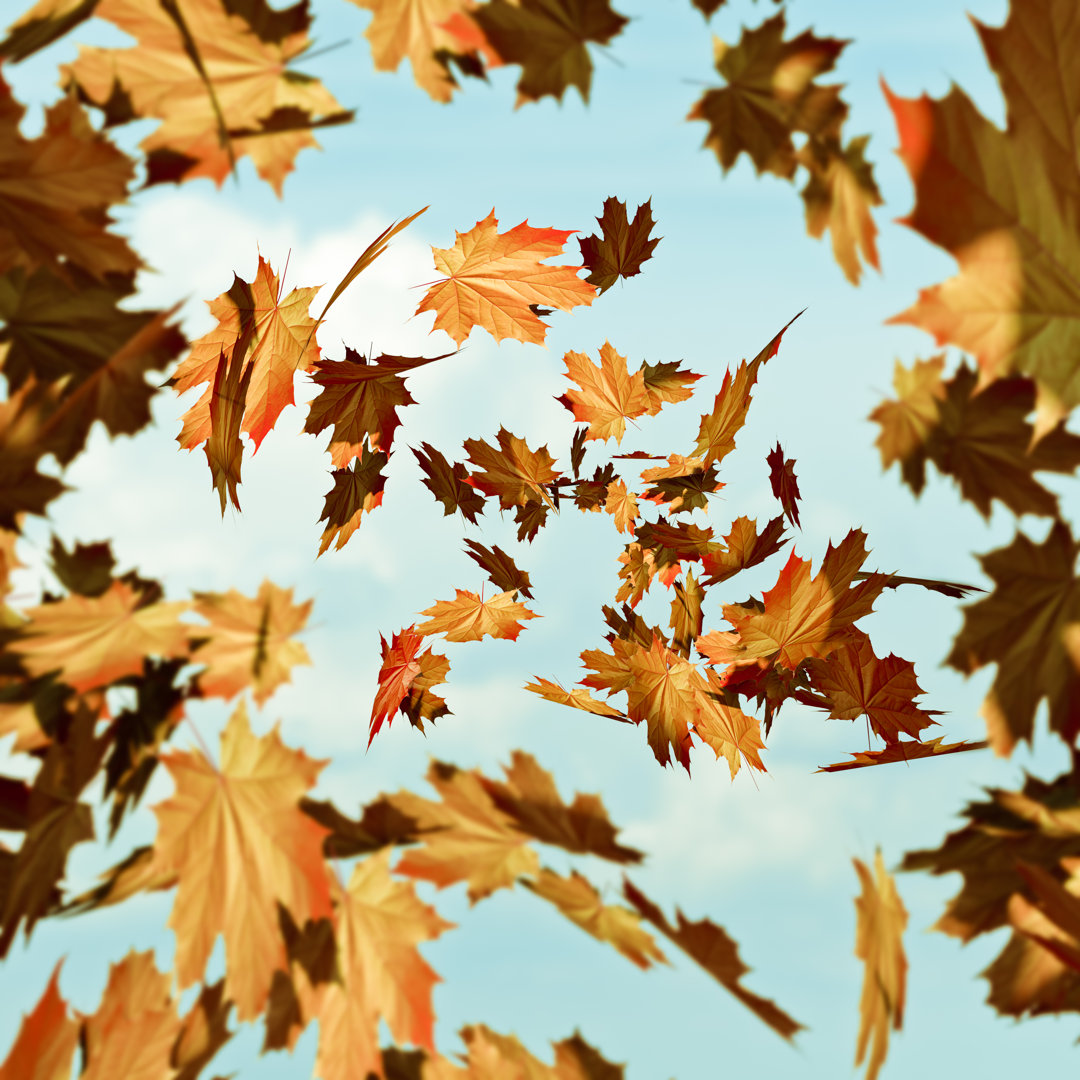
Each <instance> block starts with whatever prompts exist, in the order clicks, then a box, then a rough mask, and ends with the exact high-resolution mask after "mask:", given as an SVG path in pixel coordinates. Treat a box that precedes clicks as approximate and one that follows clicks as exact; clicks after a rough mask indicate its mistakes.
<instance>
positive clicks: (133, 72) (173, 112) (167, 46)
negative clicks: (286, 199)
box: [61, 0, 353, 196]
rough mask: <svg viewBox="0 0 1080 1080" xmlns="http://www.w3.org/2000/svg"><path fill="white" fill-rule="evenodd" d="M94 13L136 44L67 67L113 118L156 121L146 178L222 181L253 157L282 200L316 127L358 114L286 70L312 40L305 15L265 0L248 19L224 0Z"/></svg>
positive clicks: (85, 55)
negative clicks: (268, 4) (288, 178)
mask: <svg viewBox="0 0 1080 1080" xmlns="http://www.w3.org/2000/svg"><path fill="white" fill-rule="evenodd" d="M94 14H95V15H97V16H98V17H100V18H102V19H107V20H108V21H109V22H111V23H113V24H114V25H115V26H116V27H118V28H119V29H120V30H122V31H124V32H125V33H127V34H130V35H131V36H132V37H133V38H134V39H135V42H136V44H135V45H134V46H133V47H131V48H123V49H103V48H98V47H96V46H86V45H83V46H81V47H80V49H79V55H78V58H77V59H76V60H75V62H74V63H72V64H64V65H62V66H61V75H62V78H63V80H64V82H65V84H66V85H74V86H75V87H77V89H78V91H79V93H80V95H81V96H82V97H83V98H84V100H87V101H90V102H92V103H93V104H95V105H97V106H99V107H100V108H102V109H103V110H104V111H105V115H106V119H107V121H109V122H112V123H118V122H125V121H128V120H131V119H133V118H137V117H138V118H141V117H145V118H147V119H149V118H155V119H159V120H160V121H161V124H160V126H159V127H158V128H157V129H156V130H155V131H153V132H152V133H151V134H150V135H147V136H146V138H144V139H143V140H142V142H141V143H140V144H139V145H140V147H141V149H142V150H143V151H144V153H145V154H146V160H147V173H148V175H147V182H148V183H151V184H152V183H160V182H162V181H179V180H191V179H194V178H196V177H200V176H208V177H210V178H211V179H213V180H214V181H215V182H216V183H217V184H218V186H220V185H221V184H222V183H223V182H224V180H225V177H226V176H228V175H229V173H230V172H232V171H233V168H234V166H235V162H236V159H237V158H240V157H242V156H244V155H248V156H250V157H251V159H252V161H253V162H254V163H255V168H256V169H257V170H258V173H259V175H260V176H261V177H262V178H263V179H264V180H266V181H268V182H269V183H270V184H271V185H272V186H273V188H274V190H275V191H276V192H277V194H278V195H279V196H280V195H281V186H282V182H283V181H284V179H285V177H286V175H288V173H289V172H291V171H292V169H293V160H294V159H295V157H296V155H297V154H298V153H299V152H300V150H302V149H304V147H308V146H315V147H317V146H318V143H317V142H316V141H315V139H314V138H313V137H312V135H311V131H312V129H313V128H316V127H321V126H325V125H327V124H340V123H344V122H346V121H348V120H351V119H352V115H353V114H352V113H351V112H346V111H343V110H342V109H341V108H340V107H339V106H338V103H337V101H335V100H334V98H333V96H332V95H331V94H330V93H329V91H327V89H326V88H325V87H324V86H323V85H322V83H320V82H319V81H318V80H317V79H312V78H309V77H308V76H305V75H300V74H298V73H297V72H294V71H291V70H289V69H288V67H287V65H288V64H289V62H290V61H291V60H293V59H295V58H296V57H297V56H299V55H300V54H301V53H303V52H304V51H305V50H306V49H307V48H308V47H309V44H310V43H309V41H308V37H307V27H308V26H309V25H310V16H309V15H307V14H306V11H304V12H303V13H301V17H300V18H299V19H298V18H297V17H296V16H297V11H296V10H292V9H291V10H289V11H275V10H274V9H272V8H267V7H263V6H261V5H260V6H259V8H258V9H257V10H255V11H254V12H252V15H253V17H252V19H250V20H249V19H248V18H246V17H245V15H244V9H243V8H242V7H239V6H238V5H236V4H228V5H226V4H225V3H223V2H222V0H185V2H184V5H183V7H182V8H180V7H179V6H178V5H172V4H158V5H154V4H152V5H147V4H145V3H143V2H142V0H98V2H97V5H96V6H95V9H94Z"/></svg>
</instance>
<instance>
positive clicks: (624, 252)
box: [578, 196, 663, 293]
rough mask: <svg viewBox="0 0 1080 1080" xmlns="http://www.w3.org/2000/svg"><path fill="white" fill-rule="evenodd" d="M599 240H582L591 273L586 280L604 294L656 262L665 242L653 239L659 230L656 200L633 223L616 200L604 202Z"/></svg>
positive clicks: (583, 256) (648, 202) (640, 209)
mask: <svg viewBox="0 0 1080 1080" xmlns="http://www.w3.org/2000/svg"><path fill="white" fill-rule="evenodd" d="M596 220H597V222H598V223H599V225H600V235H599V236H586V237H582V238H579V240H578V244H579V245H580V246H581V261H582V262H583V263H584V264H585V266H587V267H588V269H589V276H588V277H587V278H586V279H585V280H586V281H587V282H589V283H590V284H591V285H595V286H596V287H597V289H598V290H599V291H600V292H601V293H603V292H606V291H607V290H608V289H610V288H611V286H612V285H614V284H615V282H616V281H618V280H619V279H620V278H629V277H634V276H635V275H636V274H640V273H641V264H642V263H643V262H645V260H646V259H650V258H652V253H653V250H654V249H655V247H656V245H657V244H658V243H660V241H661V240H662V239H663V237H661V236H653V235H652V230H653V229H654V228H655V226H656V222H655V221H653V216H652V199H646V200H645V201H644V202H643V203H642V204H641V205H640V206H639V207H638V208H637V211H636V212H635V214H634V220H633V222H631V221H630V220H629V216H628V215H627V213H626V204H625V203H624V202H622V201H621V200H620V199H616V198H615V197H614V196H610V197H609V198H607V199H605V200H604V211H603V213H602V214H601V215H600V217H598V218H597V219H596Z"/></svg>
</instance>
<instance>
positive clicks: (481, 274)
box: [416, 4, 596, 345]
mask: <svg viewBox="0 0 1080 1080" xmlns="http://www.w3.org/2000/svg"><path fill="white" fill-rule="evenodd" d="M491 6H492V5H491V4H489V5H488V7H491ZM514 10H516V9H514ZM498 224H499V222H498V220H497V219H496V217H495V211H494V210H492V211H491V213H490V214H488V216H487V217H486V218H484V220H483V221H478V222H477V223H476V225H475V226H474V227H473V228H472V229H470V230H469V231H468V232H466V233H458V234H457V240H456V242H455V244H454V246H453V247H452V248H436V247H433V248H432V249H431V251H432V254H433V255H434V256H435V268H436V269H437V270H438V271H440V272H441V273H443V274H445V275H446V277H445V278H443V279H442V280H441V281H438V282H436V283H435V284H434V285H432V286H431V288H430V289H428V291H427V292H426V293H425V294H424V298H423V299H422V300H421V301H420V304H419V306H418V307H417V309H416V314H417V315H419V314H420V313H421V312H424V311H434V312H435V324H434V326H433V327H432V330H445V331H446V332H447V333H448V334H449V335H450V336H451V337H452V338H453V339H454V341H455V342H456V343H457V344H458V345H460V344H461V343H462V342H463V341H464V340H465V339H466V338H467V337H468V336H469V333H470V332H471V331H472V328H473V327H474V326H480V327H482V328H483V329H485V330H487V331H488V333H490V334H491V335H492V337H494V338H495V340H496V341H502V340H503V339H504V338H513V339H515V340H516V341H527V342H532V343H533V344H536V345H542V344H543V343H544V336H545V334H546V333H547V326H546V325H545V324H544V323H543V322H542V321H541V320H540V318H539V317H538V316H537V314H536V313H535V312H534V311H533V310H532V307H533V306H535V305H538V304H545V305H549V306H550V307H553V308H558V309H559V310H560V311H569V310H570V309H571V308H573V307H576V306H578V305H579V304H586V305H588V304H591V303H592V302H593V298H594V297H595V296H596V289H595V288H594V287H593V286H592V285H589V284H588V283H587V282H584V281H582V280H581V279H580V278H579V277H578V276H577V272H578V270H580V269H581V268H580V267H577V266H549V265H547V264H545V263H544V262H543V260H544V259H548V258H551V257H552V256H553V255H559V254H560V253H561V252H562V250H563V247H564V246H565V244H566V240H567V237H569V236H570V235H571V234H572V233H573V232H574V230H573V229H567V230H562V229H536V228H533V227H532V226H530V225H529V224H528V223H527V222H525V221H523V222H522V223H521V224H520V225H516V226H514V228H512V229H510V230H509V231H508V232H505V233H499V232H497V229H498Z"/></svg>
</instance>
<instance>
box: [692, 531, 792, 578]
mask: <svg viewBox="0 0 1080 1080" xmlns="http://www.w3.org/2000/svg"><path fill="white" fill-rule="evenodd" d="M788 539H789V538H788V537H785V536H784V518H783V515H780V516H779V517H774V518H773V519H772V520H771V521H769V522H767V523H766V525H765V528H763V529H762V530H761V532H760V533H759V532H758V531H757V521H756V520H755V519H753V518H748V517H738V518H736V519H735V520H734V521H733V522H732V523H731V532H729V533H728V535H727V536H725V537H724V544H723V545H717V546H716V547H715V548H713V549H710V550H709V551H706V552H703V553H702V556H701V565H702V567H703V569H704V570H705V571H706V574H707V576H706V577H705V578H704V579H703V580H702V584H703V585H706V586H708V585H715V584H717V583H718V582H721V581H726V580H727V579H728V578H729V577H734V575H735V574H737V573H739V571H740V570H745V569H746V568H747V567H750V566H757V565H758V563H761V562H764V561H765V560H766V559H767V558H769V556H770V555H774V554H775V553H776V552H777V551H779V550H780V548H781V547H783V545H784V544H786V543H787V542H788Z"/></svg>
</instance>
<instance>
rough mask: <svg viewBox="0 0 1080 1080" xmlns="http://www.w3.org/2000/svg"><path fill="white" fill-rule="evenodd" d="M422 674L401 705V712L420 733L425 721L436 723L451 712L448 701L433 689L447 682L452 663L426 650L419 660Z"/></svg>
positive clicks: (417, 677)
mask: <svg viewBox="0 0 1080 1080" xmlns="http://www.w3.org/2000/svg"><path fill="white" fill-rule="evenodd" d="M416 659H417V662H418V663H419V664H420V672H419V674H418V675H417V676H416V677H415V678H414V679H413V681H412V684H411V685H410V686H409V692H408V694H407V695H406V697H405V700H404V701H402V703H401V711H402V712H403V713H404V714H405V715H406V716H407V717H408V718H409V723H410V724H412V726H413V727H414V728H416V729H417V730H418V731H423V730H424V721H425V720H427V721H428V722H430V723H434V722H435V721H436V720H438V719H439V717H440V716H446V715H448V714H449V712H450V710H449V709H448V708H447V707H446V699H445V698H441V697H439V695H438V694H435V693H432V690H431V688H432V687H433V686H438V685H439V684H440V683H444V682H446V676H447V675H449V674H450V661H449V660H447V658H446V657H445V656H443V655H442V654H441V653H433V652H432V651H431V649H425V650H424V651H423V652H422V653H421V654H420V655H419V656H418V657H417V658H416Z"/></svg>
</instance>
